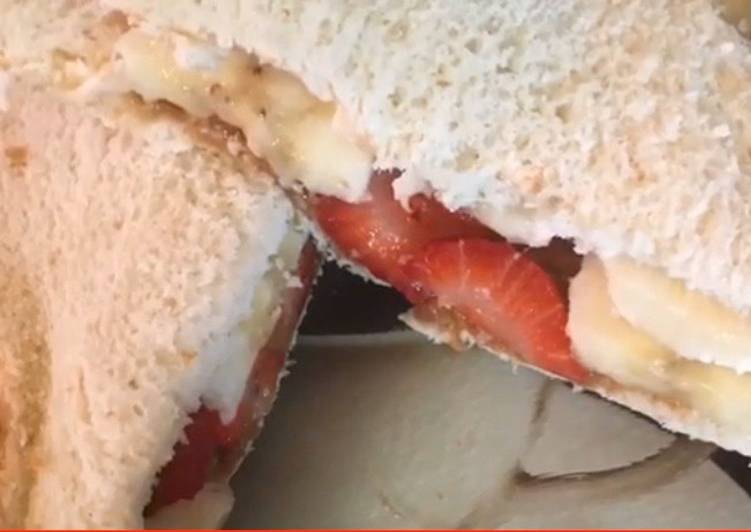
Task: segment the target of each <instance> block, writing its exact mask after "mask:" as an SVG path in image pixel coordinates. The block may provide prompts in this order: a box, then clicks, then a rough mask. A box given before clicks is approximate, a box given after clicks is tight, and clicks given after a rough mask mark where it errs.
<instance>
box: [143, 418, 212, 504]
mask: <svg viewBox="0 0 751 532" xmlns="http://www.w3.org/2000/svg"><path fill="white" fill-rule="evenodd" d="M191 417H192V421H191V423H190V424H189V425H188V426H187V427H186V428H185V438H186V442H185V443H183V442H181V443H178V444H177V445H176V446H175V454H174V455H173V457H172V460H170V462H169V463H168V464H167V465H166V466H164V469H162V471H161V472H160V473H159V482H158V483H157V485H156V487H155V488H154V493H153V494H152V497H151V502H150V503H149V507H148V508H147V509H146V515H149V514H151V513H152V512H154V511H156V510H158V509H159V508H162V507H164V506H167V505H169V504H172V503H173V502H176V501H179V500H181V499H191V498H192V497H193V496H194V495H195V494H196V493H198V492H199V491H201V488H203V485H204V484H205V483H206V479H207V478H208V476H209V474H210V472H211V469H212V467H214V463H215V459H216V453H217V451H218V449H219V442H218V441H217V439H216V438H215V436H214V435H215V434H216V430H217V428H218V427H219V426H220V425H221V421H220V420H219V415H218V414H217V413H216V412H214V411H213V410H208V409H207V408H201V409H200V410H199V411H198V412H196V413H195V414H193V416H191Z"/></svg>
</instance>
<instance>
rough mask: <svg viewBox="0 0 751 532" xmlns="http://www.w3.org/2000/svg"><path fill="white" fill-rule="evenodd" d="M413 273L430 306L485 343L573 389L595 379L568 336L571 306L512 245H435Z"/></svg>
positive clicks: (466, 242)
mask: <svg viewBox="0 0 751 532" xmlns="http://www.w3.org/2000/svg"><path fill="white" fill-rule="evenodd" d="M405 272H406V273H407V274H408V275H409V276H410V278H411V279H412V281H413V283H414V284H415V287H416V288H417V290H418V291H419V293H421V294H422V296H423V297H424V298H426V299H425V302H424V303H423V304H427V305H433V306H438V307H439V308H448V309H449V310H450V311H451V312H452V313H453V314H455V315H457V318H458V319H459V320H460V321H461V322H462V323H464V324H465V325H466V326H467V327H468V330H469V331H470V332H472V333H473V334H475V335H476V336H477V337H478V339H479V340H481V341H482V342H483V343H488V344H489V345H491V346H494V347H498V348H501V349H504V348H508V349H510V350H511V352H512V353H515V354H517V355H518V356H520V357H521V358H522V359H523V360H524V361H526V362H528V363H530V364H532V365H534V366H537V367H539V368H542V369H544V370H546V371H548V372H550V373H554V374H556V375H560V376H561V377H565V378H566V379H569V380H571V381H573V382H584V381H586V380H587V377H588V372H587V370H586V369H585V368H584V367H582V366H581V365H580V364H579V363H578V362H577V361H576V359H575V358H574V356H573V353H572V349H571V342H570V340H569V338H568V336H567V335H566V321H567V311H566V306H565V303H564V300H563V298H562V297H561V295H560V293H559V292H558V289H557V288H556V285H555V283H554V282H553V280H552V279H551V278H550V276H548V274H547V273H545V271H543V270H542V269H541V268H540V267H539V266H538V265H537V264H536V263H535V262H534V261H532V260H531V259H530V258H529V257H527V256H526V255H524V254H522V253H519V252H518V251H517V250H515V249H514V248H513V247H512V246H511V245H509V244H508V243H506V242H503V241H488V240H482V239H461V240H453V241H442V242H435V243H432V244H429V245H428V246H427V247H426V248H425V249H424V250H423V252H422V253H420V254H419V255H418V256H417V257H416V258H415V259H414V260H413V261H412V262H410V264H409V265H408V267H407V268H405Z"/></svg>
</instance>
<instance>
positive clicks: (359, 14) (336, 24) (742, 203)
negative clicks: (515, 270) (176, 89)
mask: <svg viewBox="0 0 751 532" xmlns="http://www.w3.org/2000/svg"><path fill="white" fill-rule="evenodd" d="M103 2H104V3H105V4H107V5H109V6H116V7H119V8H121V9H123V10H124V11H125V12H127V13H131V14H135V15H137V16H138V17H140V19H141V20H140V24H142V26H143V27H145V28H146V29H149V30H153V31H154V32H159V31H165V32H169V31H175V30H177V31H181V32H189V33H192V34H194V35H197V36H199V37H201V38H204V39H206V40H207V41H209V42H213V43H215V45H216V46H219V47H224V48H230V47H240V48H243V49H245V50H247V51H249V52H252V53H255V54H257V55H258V56H259V57H260V59H261V60H262V61H264V62H268V63H271V64H273V65H275V66H277V67H279V68H282V69H286V70H288V71H290V72H292V73H293V74H295V75H297V76H298V77H299V78H300V79H302V80H303V81H304V82H305V83H306V85H307V86H308V88H309V89H310V90H311V91H312V92H314V93H315V94H316V95H317V96H318V97H319V98H321V99H323V100H331V101H335V102H336V103H337V104H338V105H339V106H340V108H341V110H342V111H343V115H345V116H347V117H348V118H350V119H351V122H352V123H353V124H354V126H355V128H356V130H357V131H356V132H357V133H358V134H359V135H362V136H364V137H365V138H367V139H368V140H369V141H370V143H371V147H372V148H373V150H374V152H375V154H376V165H377V166H379V167H382V168H393V167H396V168H399V169H402V170H404V172H405V173H404V175H403V177H402V179H401V180H400V181H399V182H398V185H397V192H398V194H399V195H400V196H401V197H402V198H405V197H406V196H408V195H409V194H410V193H412V192H414V191H418V190H427V191H429V192H432V193H433V194H435V195H436V196H437V197H438V198H439V199H440V200H441V201H442V202H443V203H444V204H446V205H447V206H449V207H451V208H459V207H463V208H468V209H470V210H472V211H473V212H474V213H475V214H476V215H477V216H478V217H479V218H480V219H481V220H482V221H484V222H485V223H487V224H488V225H490V226H491V227H494V228H495V229H497V230H498V232H499V233H501V234H503V235H505V236H507V237H510V238H512V239H515V240H519V241H521V242H524V243H527V244H532V245H542V244H544V243H546V242H547V241H548V240H549V239H550V238H551V237H553V236H561V237H565V238H571V239H572V240H574V241H575V242H576V244H577V249H578V251H580V252H582V253H587V252H593V253H595V254H596V255H598V256H600V257H613V256H629V257H632V258H634V259H636V261H637V262H640V263H643V264H647V265H651V266H655V267H657V268H659V269H661V270H663V271H664V272H666V273H667V274H668V275H670V276H672V277H675V278H678V279H680V280H682V281H685V283H686V284H687V286H688V287H689V288H691V289H696V290H699V291H701V292H703V293H706V294H709V295H711V296H713V297H716V298H718V299H719V300H720V301H722V303H724V304H725V305H727V306H728V307H731V308H735V309H737V310H739V311H741V312H742V313H746V314H748V312H749V310H751V266H750V265H749V261H748V259H749V258H751V244H749V243H748V240H749V236H751V215H750V214H749V211H748V209H747V207H746V195H747V194H748V192H749V189H750V188H751V181H750V179H751V175H750V174H751V49H750V48H749V44H748V42H747V41H746V40H745V38H744V37H743V36H742V31H745V30H747V29H748V28H747V27H744V25H743V24H741V23H739V24H738V25H737V26H736V24H735V23H731V22H730V21H728V20H726V18H727V17H724V16H722V14H721V13H720V11H719V9H718V4H726V6H725V7H728V8H729V9H730V11H729V13H730V14H732V16H733V17H735V22H739V21H740V20H741V19H744V18H745V23H746V26H747V22H748V17H749V14H750V13H749V12H748V11H749V10H748V6H747V4H746V8H745V12H744V6H743V5H741V3H739V2H735V1H728V2H713V1H711V0H686V1H684V0H658V1H655V2H653V1H647V0H635V1H618V0H608V1H603V2H593V1H587V0H564V1H557V2H553V1H550V2H542V3H535V2H527V3H524V2H489V1H471V2H442V1H432V2H390V1H386V0H382V1H376V2H367V3H365V2H353V1H349V2H347V1H345V2H339V1H335V0H287V1H283V2H274V3H260V2H252V1H239V0H238V1H233V2H218V1H216V0H214V1H212V0H203V1H200V2H190V1H188V0H178V1H176V2H170V3H169V4H157V3H153V2H147V1H145V0H103ZM739 30H741V31H739ZM353 188H354V185H353ZM418 328H421V327H419V326H418ZM707 361H708V362H717V363H725V364H727V365H730V366H733V364H732V363H729V362H728V361H723V360H715V359H713V358H712V356H711V354H710V355H709V356H708V357H707ZM740 366H741V365H739V367H740ZM596 391H598V392H599V393H601V394H604V395H606V396H609V397H611V398H614V399H615V400H618V401H621V402H624V403H626V404H631V405H632V406H633V407H635V408H637V409H639V410H641V411H643V412H645V413H648V414H652V415H654V416H655V417H656V418H657V419H658V420H660V421H662V422H663V423H665V424H667V425H669V426H670V427H671V428H673V429H679V430H683V431H685V432H688V433H689V434H694V435H696V436H698V437H707V438H709V439H713V440H714V441H717V442H719V443H720V444H722V445H724V446H727V447H728V448H736V449H739V450H741V451H743V452H745V453H749V452H751V445H749V441H748V440H749V436H748V434H746V433H745V432H737V431H734V430H732V429H731V428H729V427H717V426H715V425H713V424H711V423H707V422H706V420H703V419H701V417H700V416H698V415H697V414H695V413H690V412H687V411H685V410H679V409H677V408H676V407H675V406H673V405H668V404H664V403H662V402H659V401H657V400H656V399H655V398H653V397H651V396H647V395H644V396H642V394H640V393H638V392H632V391H630V390H620V389H610V388H609V389H607V390H602V389H601V390H596Z"/></svg>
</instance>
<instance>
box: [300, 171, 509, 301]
mask: <svg viewBox="0 0 751 532" xmlns="http://www.w3.org/2000/svg"><path fill="white" fill-rule="evenodd" d="M398 176H399V173H398V172H376V173H375V174H374V175H373V176H372V177H371V179H370V188H369V192H370V199H369V200H368V201H365V202H363V203H346V202H344V201H341V200H339V199H337V198H333V197H328V196H319V197H317V198H315V200H314V201H313V212H314V214H315V217H316V219H317V221H318V224H319V225H320V227H321V229H323V231H324V232H325V233H326V235H327V236H328V237H329V238H330V239H331V241H332V242H333V243H334V244H335V245H336V247H337V248H338V250H339V252H340V253H341V254H342V255H343V256H344V257H347V258H349V259H351V260H352V261H354V262H356V263H358V264H360V265H362V266H364V267H365V268H367V269H368V270H369V271H370V273H371V274H372V275H373V276H374V277H376V278H378V279H381V280H383V281H386V282H387V283H389V284H391V285H392V286H393V287H394V288H396V289H397V290H399V291H400V292H402V293H403V294H405V295H407V297H412V296H413V294H412V293H411V288H412V285H411V283H410V282H409V279H408V277H407V276H406V275H405V274H404V267H405V265H406V264H407V263H408V262H409V261H410V260H411V259H412V258H413V257H414V256H415V255H416V254H417V253H418V252H420V251H421V250H422V248H423V247H425V245H427V244H428V243H430V242H433V241H435V240H440V239H447V238H473V237H478V238H494V237H495V235H494V233H493V232H492V231H490V230H488V229H487V228H485V227H483V226H482V225H481V224H479V223H477V222H476V221H474V220H472V219H471V218H470V217H469V216H467V215H465V214H463V213H461V212H451V211H449V210H448V209H446V208H445V207H444V206H443V205H441V204H440V203H438V202H437V201H435V200H433V199H431V198H429V197H427V196H424V195H422V194H419V195H415V196H413V197H412V198H411V199H410V201H409V210H405V209H404V208H403V207H402V205H401V203H399V202H398V201H397V200H396V199H395V198H394V193H393V187H392V185H393V182H394V180H395V179H396V178H397V177H398Z"/></svg>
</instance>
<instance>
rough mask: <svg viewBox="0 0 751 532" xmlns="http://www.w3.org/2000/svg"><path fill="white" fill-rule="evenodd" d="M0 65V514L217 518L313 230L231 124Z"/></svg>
mask: <svg viewBox="0 0 751 532" xmlns="http://www.w3.org/2000/svg"><path fill="white" fill-rule="evenodd" d="M37 8H39V6H37ZM6 59H7V56H6ZM6 65H7V68H5V69H4V70H2V71H0V80H1V82H0V85H1V86H2V91H0V96H2V97H1V98H0V104H2V105H0V197H1V198H2V201H0V380H1V381H2V383H3V385H2V387H1V389H0V412H2V421H1V422H0V525H2V527H3V528H58V529H65V528H143V527H144V525H147V526H152V527H159V528H172V527H191V528H196V527H212V528H215V527H216V526H219V525H220V524H221V523H222V521H223V519H224V518H226V517H227V515H228V513H229V510H230V508H231V506H232V502H233V495H232V492H231V490H230V489H229V487H228V480H229V478H230V477H231V475H232V474H233V472H234V471H235V470H236V468H237V467H238V465H239V463H240V461H241V460H242V459H243V457H244V455H245V454H246V452H247V451H248V450H249V448H250V446H251V444H252V441H253V440H254V438H255V437H256V436H257V435H258V433H259V430H260V429H261V426H262V424H263V420H264V417H265V415H266V414H267V413H268V411H269V409H270V408H271V405H272V403H273V400H274V397H275V396H276V392H277V389H278V386H279V380H280V378H281V376H282V375H283V374H284V373H285V371H286V370H285V367H286V354H287V351H288V349H289V346H290V344H291V342H292V340H293V338H294V335H295V331H296V328H297V325H298V323H299V321H300V318H301V315H302V313H303V310H304V308H305V304H306V302H307V297H308V293H309V291H310V288H311V285H312V283H313V281H314V279H315V275H316V271H317V265H318V253H317V251H316V249H315V246H314V245H313V244H312V242H311V241H310V240H309V237H308V230H307V229H306V228H305V226H304V224H301V223H300V222H299V216H298V215H297V214H296V213H295V210H294V208H293V205H292V203H291V201H290V200H289V199H288V197H287V196H286V195H285V194H284V193H283V192H282V191H281V189H279V188H278V187H277V186H276V185H275V183H274V181H273V178H272V176H271V175H270V174H269V172H268V171H267V170H266V169H265V167H264V165H263V164H262V162H260V161H259V160H257V159H256V158H254V157H253V156H252V154H250V153H249V152H248V151H247V150H246V149H244V148H242V147H241V143H239V141H237V139H235V138H234V135H235V134H234V133H233V132H231V131H220V130H219V129H216V128H214V129H205V128H199V127H193V125H191V124H190V123H189V121H186V120H183V117H182V116H181V115H180V114H179V113H177V112H176V111H175V110H174V109H170V108H164V107H159V106H147V105H145V104H144V103H143V102H140V101H136V100H133V99H130V98H124V99H121V100H118V101H115V100H112V101H111V102H109V103H105V102H102V103H99V104H93V105H84V104H81V103H80V102H75V101H72V100H71V99H70V98H69V97H68V95H67V94H65V92H64V91H60V90H58V89H57V88H55V87H56V85H55V84H54V83H53V82H51V81H50V79H49V76H47V75H45V74H44V73H43V70H41V69H40V70H38V69H36V68H35V67H31V66H29V65H30V63H23V62H19V63H17V64H16V63H13V59H11V60H10V61H8V63H6ZM17 67H18V68H17ZM48 73H49V72H48ZM228 143H229V144H232V143H234V144H237V145H238V147H236V149H233V150H232V152H233V155H232V156H230V155H229V154H228V153H229V150H228V149H227V148H226V145H227V144H228Z"/></svg>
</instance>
